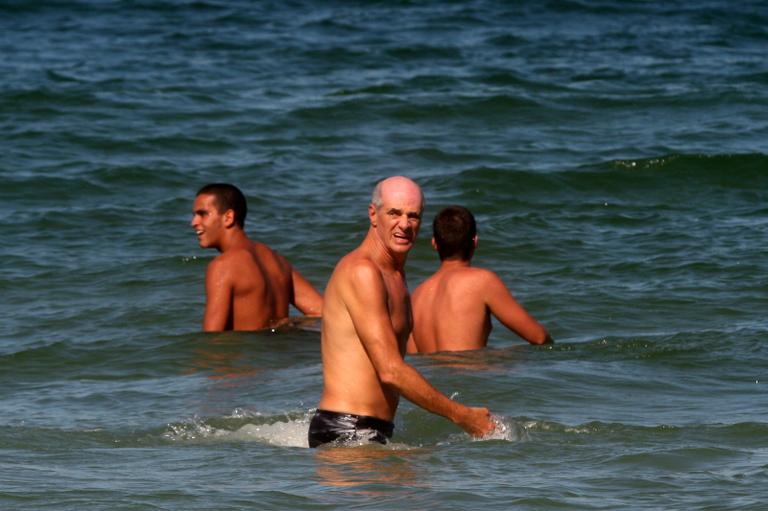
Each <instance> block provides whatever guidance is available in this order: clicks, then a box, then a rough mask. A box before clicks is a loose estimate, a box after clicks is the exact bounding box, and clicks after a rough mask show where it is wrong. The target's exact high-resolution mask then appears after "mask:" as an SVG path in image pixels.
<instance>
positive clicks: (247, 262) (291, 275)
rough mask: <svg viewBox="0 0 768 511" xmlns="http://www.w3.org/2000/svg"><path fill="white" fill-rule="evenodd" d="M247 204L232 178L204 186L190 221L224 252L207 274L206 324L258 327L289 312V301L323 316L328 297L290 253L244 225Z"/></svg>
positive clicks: (204, 243) (205, 244)
mask: <svg viewBox="0 0 768 511" xmlns="http://www.w3.org/2000/svg"><path fill="white" fill-rule="evenodd" d="M247 211H248V209H247V204H246V201H245V197H244V196H243V193H242V192H241V191H240V190H239V189H238V188H237V187H236V186H233V185H231V184H227V183H212V184H209V185H206V186H204V187H202V188H201V189H200V190H199V191H198V192H197V196H196V197H195V202H194V205H193V208H192V221H191V222H190V224H191V225H192V227H193V228H194V229H195V232H196V233H197V239H198V241H199V243H200V247H201V248H215V249H217V250H218V251H219V252H221V254H220V255H218V256H217V257H216V258H215V259H214V260H213V261H211V262H210V264H209V265H208V271H207V272H206V275H205V291H206V303H205V316H204V318H203V330H204V331H206V332H211V331H221V330H258V329H261V328H267V327H272V326H275V325H277V324H278V323H279V322H280V321H281V320H284V319H286V318H288V309H289V304H293V305H294V306H295V307H296V308H297V309H298V310H300V311H301V312H302V313H304V314H306V315H308V316H319V315H320V313H321V311H322V307H323V298H322V296H321V295H320V293H318V292H317V290H316V289H315V288H314V287H312V284H310V283H309V281H307V280H306V279H305V278H304V277H302V276H301V274H299V272H298V271H296V270H295V269H293V268H292V267H291V265H290V263H289V262H288V260H287V259H285V257H283V256H281V255H280V254H278V253H277V252H275V251H274V250H272V249H271V248H269V247H268V246H267V245H265V244H263V243H259V242H257V241H252V240H250V239H249V238H248V236H247V235H246V234H245V231H244V225H245V216H246V213H247Z"/></svg>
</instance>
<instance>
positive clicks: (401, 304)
mask: <svg viewBox="0 0 768 511" xmlns="http://www.w3.org/2000/svg"><path fill="white" fill-rule="evenodd" d="M384 284H385V285H386V287H387V306H388V307H389V317H390V321H391V322H392V328H393V330H394V331H395V334H396V335H397V338H398V339H399V340H400V341H401V342H405V340H407V338H408V334H409V333H410V332H411V296H410V294H409V293H408V287H407V286H406V285H405V281H404V279H403V278H402V276H400V275H399V274H396V275H385V276H384Z"/></svg>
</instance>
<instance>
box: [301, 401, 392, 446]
mask: <svg viewBox="0 0 768 511" xmlns="http://www.w3.org/2000/svg"><path fill="white" fill-rule="evenodd" d="M394 429H395V425H394V424H392V423H391V422H389V421H385V420H384V419H378V418H376V417H369V416H367V415H355V414H351V413H339V412H330V411H328V410H317V411H316V412H315V416H314V417H312V422H310V423H309V446H310V447H317V446H319V445H322V444H327V443H330V442H334V443H348V442H377V443H380V444H386V443H387V440H388V439H389V438H392V432H393V431H394Z"/></svg>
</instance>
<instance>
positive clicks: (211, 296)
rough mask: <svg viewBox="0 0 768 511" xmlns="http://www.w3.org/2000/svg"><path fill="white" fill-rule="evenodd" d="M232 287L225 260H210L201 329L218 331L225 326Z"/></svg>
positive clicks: (229, 310)
mask: <svg viewBox="0 0 768 511" xmlns="http://www.w3.org/2000/svg"><path fill="white" fill-rule="evenodd" d="M232 287H233V286H232V280H231V279H230V277H229V272H228V271H227V266H226V264H225V262H224V261H222V260H221V259H219V258H216V259H214V260H213V261H211V262H210V263H209V264H208V271H207V272H206V274H205V294H206V301H205V316H204V317H203V331H205V332H220V331H222V330H225V329H226V328H227V323H228V322H229V318H230V315H231V312H232Z"/></svg>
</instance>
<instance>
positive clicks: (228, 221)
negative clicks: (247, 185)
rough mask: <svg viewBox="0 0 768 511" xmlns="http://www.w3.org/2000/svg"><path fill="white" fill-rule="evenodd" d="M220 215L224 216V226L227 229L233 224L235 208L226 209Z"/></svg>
mask: <svg viewBox="0 0 768 511" xmlns="http://www.w3.org/2000/svg"><path fill="white" fill-rule="evenodd" d="M222 216H223V217H224V227H226V228H227V229H229V228H230V227H232V226H233V225H235V210H234V209H228V210H226V211H225V212H224V214H223V215H222Z"/></svg>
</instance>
